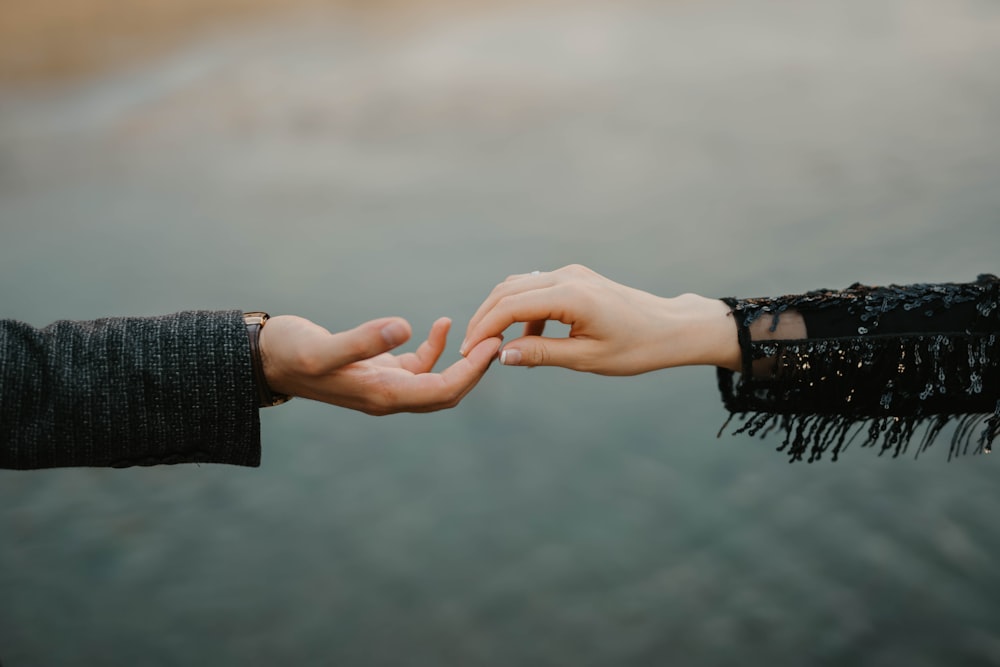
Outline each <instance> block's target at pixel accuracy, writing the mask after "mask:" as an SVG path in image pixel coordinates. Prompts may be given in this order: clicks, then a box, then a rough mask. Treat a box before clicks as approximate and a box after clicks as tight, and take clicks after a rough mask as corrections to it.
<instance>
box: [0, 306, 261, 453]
mask: <svg viewBox="0 0 1000 667" xmlns="http://www.w3.org/2000/svg"><path fill="white" fill-rule="evenodd" d="M253 382H254V381H253V376H252V371H251V363H250V348H249V343H248V339H247V333H246V327H245V326H244V323H243V317H242V313H241V312H240V311H219V312H213V311H189V312H182V313H176V314H174V315H166V316H162V317H148V318H132V317H121V318H108V319H100V320H94V321H90V322H67V321H60V322H56V323H54V324H51V325H49V326H48V327H45V328H44V329H35V328H33V327H31V326H28V325H27V324H24V323H22V322H16V321H12V320H0V467H3V468H19V469H27V468H52V467H61V466H114V467H127V466H134V465H156V464H163V463H194V462H202V463H231V464H236V465H247V466H257V465H259V464H260V422H259V417H258V411H257V405H256V398H255V392H254V384H253Z"/></svg>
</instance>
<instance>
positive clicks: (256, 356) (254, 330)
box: [243, 312, 292, 408]
mask: <svg viewBox="0 0 1000 667" xmlns="http://www.w3.org/2000/svg"><path fill="white" fill-rule="evenodd" d="M269 319H270V317H269V316H268V314H267V313H262V312H250V313H244V315H243V321H244V322H245V324H246V327H247V337H248V339H249V343H250V363H251V367H252V370H253V378H254V386H255V387H256V389H257V404H258V407H262V408H266V407H272V406H275V405H281V404H282V403H285V402H286V401H288V400H290V399H291V398H292V397H291V396H290V395H288V394H286V393H284V392H281V391H280V389H279V388H278V387H276V384H275V382H274V377H273V368H272V365H271V364H270V363H269V359H268V354H267V343H266V341H267V340H268V339H269V338H270V335H269V334H270V328H269V327H265V324H266V323H267V322H268V320H269ZM265 331H268V334H265V333H264V332H265ZM269 371H271V374H270V375H269Z"/></svg>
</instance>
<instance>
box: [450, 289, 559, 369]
mask: <svg viewBox="0 0 1000 667" xmlns="http://www.w3.org/2000/svg"><path fill="white" fill-rule="evenodd" d="M553 284H555V278H553V276H552V275H551V274H549V273H520V274H517V275H513V276H508V277H507V279H506V280H505V281H503V282H502V283H500V284H499V285H497V286H496V287H494V288H493V291H491V292H490V295H489V296H488V297H486V300H485V301H483V303H482V304H480V306H479V308H478V309H477V310H476V312H475V314H474V315H473V316H472V318H471V319H470V320H469V324H468V325H467V326H466V327H465V337H466V341H467V342H468V344H469V346H471V345H473V344H474V343H473V342H472V341H471V340H468V338H469V333H470V332H471V331H472V330H473V328H474V327H475V326H476V325H477V324H479V320H481V319H482V318H483V316H484V315H485V314H486V313H487V312H488V311H489V310H490V309H492V308H493V307H494V306H496V304H497V302H498V301H500V299H502V298H504V297H506V296H511V295H513V294H522V293H524V292H529V291H531V290H536V289H542V288H545V287H551V286H552V285H553ZM462 347H463V350H464V349H465V348H466V346H465V345H463V346H462ZM463 350H460V351H463Z"/></svg>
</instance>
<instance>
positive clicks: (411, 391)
mask: <svg viewBox="0 0 1000 667" xmlns="http://www.w3.org/2000/svg"><path fill="white" fill-rule="evenodd" d="M450 327H451V320H449V319H448V318H441V319H439V320H437V321H436V322H434V324H433V326H432V327H431V331H430V334H429V335H428V337H427V340H425V341H424V342H423V343H421V344H420V346H419V347H418V348H417V351H416V352H409V353H405V354H399V355H394V354H391V353H390V350H392V349H394V348H396V347H398V346H400V345H402V344H403V343H405V342H406V341H408V340H409V339H410V336H411V328H410V325H409V323H408V322H407V321H406V320H404V319H402V318H399V317H386V318H382V319H378V320H372V321H370V322H366V323H364V324H362V325H360V326H358V327H356V328H354V329H351V330H349V331H341V332H339V333H331V332H329V331H327V330H326V329H324V328H323V327H321V326H319V325H318V324H314V323H313V322H310V321H309V320H307V319H304V318H301V317H295V316H292V315H281V316H277V317H272V318H271V319H269V320H268V321H267V324H266V326H264V327H263V329H261V336H260V347H261V356H262V359H263V364H264V375H265V376H266V377H267V383H268V385H269V386H270V388H271V390H272V391H274V392H277V393H281V394H288V395H290V396H300V397H303V398H309V399H313V400H316V401H322V402H324V403H330V404H333V405H339V406H342V407H345V408H350V409H352V410H359V411H361V412H365V413H368V414H371V415H387V414H392V413H396V412H433V411H435V410H443V409H446V408H451V407H454V406H456V405H458V403H459V401H461V400H462V398H463V397H464V396H465V395H466V394H467V393H469V391H471V390H472V388H473V387H474V386H475V385H476V383H478V382H479V380H480V379H481V378H482V376H483V374H484V373H485V372H486V369H487V368H489V365H490V362H491V361H492V360H493V359H494V357H495V356H496V353H497V350H498V349H499V347H500V342H501V341H500V339H499V338H495V337H492V336H486V337H484V338H483V340H481V341H480V342H479V343H478V344H477V345H475V346H472V347H471V349H470V350H468V353H467V354H466V355H465V357H464V358H463V359H460V360H459V361H457V362H455V363H454V364H452V365H451V366H449V367H448V368H447V369H445V370H444V371H442V372H440V373H434V372H432V371H433V369H434V365H435V364H436V363H437V361H438V359H440V357H441V353H442V352H443V351H444V348H445V340H446V338H447V336H448V330H449V328H450Z"/></svg>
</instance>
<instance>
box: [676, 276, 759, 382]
mask: <svg viewBox="0 0 1000 667" xmlns="http://www.w3.org/2000/svg"><path fill="white" fill-rule="evenodd" d="M668 301H669V302H670V310H671V311H672V317H673V318H674V321H675V322H676V326H677V332H676V333H677V335H676V337H675V341H676V346H675V347H674V352H675V353H676V357H675V363H673V364H672V365H674V366H696V365H697V366H719V367H721V368H728V369H730V370H734V371H739V370H740V368H741V363H742V362H741V354H740V345H739V340H738V337H737V330H736V321H735V320H734V319H733V315H732V311H731V309H730V308H729V306H728V305H726V303H725V302H723V301H720V300H719V299H710V298H707V297H703V296H699V295H697V294H681V295H680V296H677V297H674V298H672V299H668Z"/></svg>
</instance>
